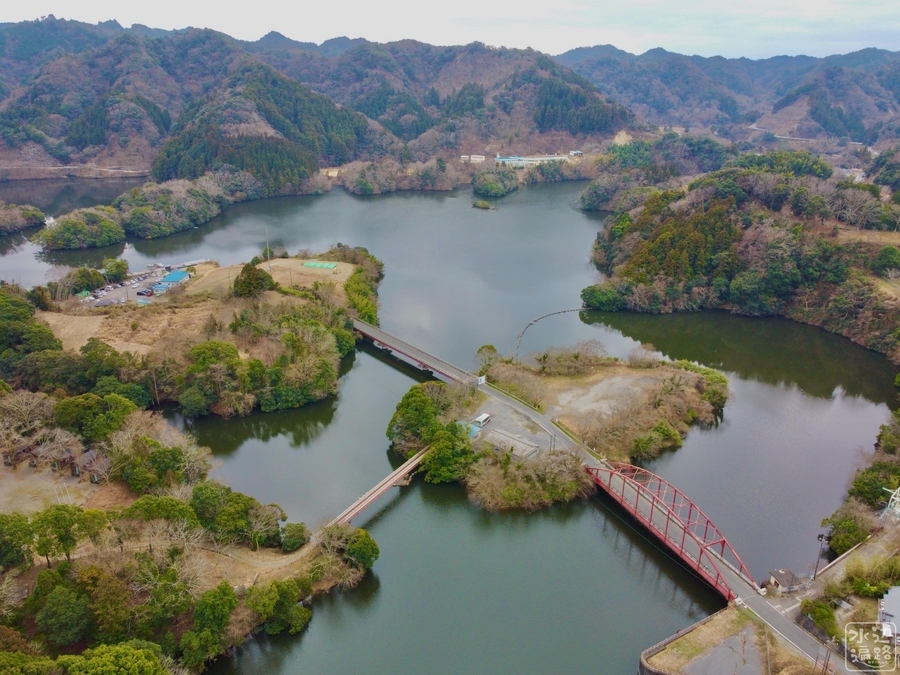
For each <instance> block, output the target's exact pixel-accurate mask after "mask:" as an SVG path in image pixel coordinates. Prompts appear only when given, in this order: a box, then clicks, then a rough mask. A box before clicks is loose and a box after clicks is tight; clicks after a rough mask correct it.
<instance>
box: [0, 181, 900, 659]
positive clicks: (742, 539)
mask: <svg viewBox="0 0 900 675" xmlns="http://www.w3.org/2000/svg"><path fill="white" fill-rule="evenodd" d="M582 188H583V186H582V185H580V184H572V183H569V184H558V185H539V186H530V187H527V188H524V189H522V190H520V191H519V192H517V193H514V194H512V195H510V196H508V197H506V198H505V199H503V200H502V201H501V202H499V204H498V209H497V210H495V211H481V210H477V209H473V208H471V193H469V192H468V191H459V192H454V193H451V194H446V193H443V194H423V193H416V194H395V195H388V196H382V197H368V198H360V197H354V196H351V195H348V194H346V193H344V192H340V191H335V192H333V193H330V194H327V195H325V196H322V197H302V198H284V199H275V200H267V201H263V202H255V203H249V204H243V205H239V206H235V207H232V208H230V209H229V210H228V211H227V212H226V213H225V214H223V215H222V216H221V217H219V218H217V219H216V220H214V221H212V222H211V223H209V224H208V225H205V226H203V227H200V228H198V229H196V230H190V231H188V232H185V233H181V234H178V235H175V236H173V237H169V238H166V239H162V240H158V241H134V242H129V243H128V244H127V245H122V246H120V247H110V249H108V250H94V251H87V252H75V253H59V254H54V255H53V256H49V257H43V256H41V255H40V254H39V252H38V251H37V250H36V249H35V248H34V247H33V245H32V244H30V243H28V242H27V241H24V240H19V241H18V243H16V244H15V245H14V246H7V247H6V248H5V249H3V253H4V255H3V257H2V258H0V269H2V271H0V277H2V278H7V279H16V280H21V282H22V283H24V284H34V283H42V282H43V281H45V280H46V278H48V276H52V275H54V274H58V272H57V271H54V265H75V264H83V263H86V262H87V263H98V262H99V261H101V260H102V259H103V258H106V257H110V255H122V256H124V257H125V258H126V259H128V260H129V262H130V263H131V266H132V269H137V268H140V267H143V266H144V265H146V264H147V263H149V262H156V261H158V262H163V263H178V262H183V261H186V260H191V259H198V258H211V259H216V260H219V261H220V262H221V263H222V264H229V263H235V262H240V261H246V260H249V258H250V257H252V256H253V255H254V254H256V253H258V252H259V250H260V249H261V248H262V247H263V246H264V245H265V242H266V238H267V237H268V238H269V241H270V242H271V244H272V245H273V246H284V247H285V248H287V249H288V251H290V252H291V253H295V252H296V251H297V250H299V249H301V248H309V249H313V250H316V249H324V248H325V247H327V246H329V245H331V244H333V243H336V242H339V241H340V242H343V243H346V244H353V245H363V246H366V247H367V248H368V249H369V250H370V251H371V252H372V253H373V254H375V255H376V256H378V257H379V258H381V259H382V260H384V262H385V269H386V276H385V279H384V281H383V283H382V285H381V288H380V300H381V307H380V317H381V323H382V327H383V328H385V329H386V330H388V331H389V332H392V333H394V334H396V335H399V336H400V337H402V338H404V339H406V340H408V341H410V342H412V343H413V344H416V345H417V346H420V347H422V348H424V349H427V350H428V351H431V352H432V353H436V354H437V355H439V356H442V357H444V358H446V359H448V360H450V361H453V362H454V363H456V364H458V365H460V366H471V365H472V357H473V355H474V353H475V351H476V349H477V348H478V347H479V346H480V345H482V344H485V343H491V344H494V345H495V346H496V347H497V348H498V349H499V350H500V351H502V352H511V351H512V350H514V349H515V345H516V336H517V335H518V334H519V332H520V331H521V330H522V329H523V328H524V327H525V325H526V324H527V323H528V322H529V321H531V320H532V319H534V318H535V317H537V316H540V315H543V314H546V313H548V312H552V311H556V310H561V309H570V308H575V307H578V305H579V304H580V301H579V292H580V290H581V289H582V288H583V287H584V286H585V285H587V284H589V283H590V282H591V281H592V280H593V279H594V278H595V275H596V272H595V270H594V269H593V267H592V266H591V264H590V262H589V253H590V247H591V243H592V241H593V239H594V236H595V235H596V231H597V229H598V228H599V227H600V224H601V223H600V220H599V218H597V217H592V216H590V215H586V214H584V213H582V212H580V211H579V210H577V207H576V202H577V197H578V194H579V192H580V190H581V189H582ZM2 246H3V242H2V240H0V247H2ZM584 339H597V340H600V341H601V342H602V343H603V344H604V345H605V346H606V349H607V351H608V352H609V353H610V354H612V355H615V356H622V357H624V356H626V355H627V354H628V352H629V351H630V350H631V349H632V348H633V347H634V345H635V344H636V343H637V342H644V343H652V344H653V345H654V346H655V347H656V349H657V350H659V351H660V352H662V353H663V354H665V355H667V356H669V357H672V358H687V359H691V360H694V361H698V362H700V363H703V364H705V365H710V366H714V367H717V368H720V369H722V370H724V371H725V372H726V373H727V374H728V376H729V379H730V383H731V390H732V398H731V399H730V401H729V403H728V405H727V406H726V408H725V411H724V416H723V420H722V422H721V423H720V424H719V425H718V426H717V427H714V428H711V429H694V430H692V431H691V433H690V435H689V436H688V438H687V439H686V441H685V444H684V447H683V448H681V449H680V450H678V451H676V452H672V453H668V454H666V455H664V456H662V457H660V458H659V459H657V460H655V461H653V462H651V463H650V464H649V468H650V469H651V470H653V471H656V472H657V473H659V474H661V475H662V476H663V477H665V478H667V479H668V480H670V481H671V482H672V483H674V484H675V485H677V486H678V487H679V488H680V489H682V490H683V491H684V492H686V493H687V494H688V495H690V496H691V497H692V498H693V499H694V501H695V502H696V503H698V504H699V505H700V506H701V508H703V509H704V511H705V512H706V513H707V514H708V515H709V516H710V517H711V518H712V519H713V520H714V521H715V522H716V524H717V525H718V526H719V528H720V529H721V530H722V531H723V532H724V533H725V534H726V535H727V536H728V538H729V540H730V542H731V543H732V544H733V545H734V547H735V548H736V549H737V551H738V552H739V553H740V554H741V556H742V557H743V559H744V562H745V563H747V564H748V566H749V567H750V570H751V572H752V573H753V574H754V576H755V577H757V578H764V577H765V576H766V575H767V574H768V572H769V571H770V570H772V569H774V568H776V567H785V566H787V567H791V568H793V569H794V570H795V571H798V572H801V573H802V572H806V570H807V568H809V567H810V566H812V565H813V564H814V562H815V558H816V551H817V548H818V542H817V540H816V535H817V534H818V533H819V532H821V531H822V530H821V528H820V522H821V520H822V518H824V517H826V516H828V515H829V514H830V513H831V512H832V511H833V510H834V509H835V508H836V507H837V506H838V505H839V504H840V503H841V499H842V497H843V494H844V492H845V490H846V487H847V483H848V480H849V478H850V477H851V476H852V473H853V471H854V468H855V467H856V466H858V465H859V464H860V463H861V462H862V461H863V458H864V453H865V452H867V451H869V450H870V449H871V447H872V444H873V442H874V439H875V435H876V434H877V430H878V426H879V425H880V424H882V423H884V422H885V420H886V419H887V417H888V415H889V410H890V408H892V407H895V406H896V396H897V390H896V389H895V387H894V386H893V379H894V376H895V375H896V373H897V368H896V367H894V366H893V365H891V364H890V363H889V362H888V361H887V360H886V359H885V358H884V357H882V356H880V355H878V354H875V353H872V352H869V351H866V350H864V349H862V348H860V347H857V346H855V345H853V344H851V343H850V342H849V341H847V340H844V339H843V338H840V337H838V336H835V335H831V334H828V333H825V332H823V331H820V330H817V329H815V328H811V327H808V326H802V325H799V324H794V323H791V322H789V321H786V320H781V319H748V318H743V317H735V316H731V315H728V314H725V313H704V314H692V315H676V316H648V315H633V314H615V315H600V314H590V315H583V314H582V315H579V314H578V313H570V314H562V315H560V316H556V317H552V318H548V319H545V320H543V321H541V322H540V323H538V324H536V325H534V326H532V327H531V328H530V329H529V330H528V332H527V333H526V334H525V337H524V339H523V342H522V350H523V352H528V351H533V350H537V349H540V348H543V347H547V346H550V345H568V344H572V343H574V342H577V341H579V340H584ZM418 379H420V376H419V375H418V374H417V373H416V372H415V371H412V370H410V369H407V368H404V367H403V366H401V365H399V364H397V363H396V362H393V361H391V360H390V359H388V358H386V357H384V356H383V355H382V354H380V353H379V352H377V351H376V350H372V349H369V348H363V349H361V350H359V351H358V352H357V354H356V355H355V356H354V357H352V358H351V359H350V360H348V361H347V362H346V363H345V364H344V373H343V376H342V378H341V383H340V387H339V392H338V394H337V396H336V397H334V398H333V399H331V400H328V401H323V402H320V403H318V404H316V405H314V406H310V407H308V408H304V409H302V410H296V411H286V412H281V413H276V414H269V415H265V414H254V415H251V416H249V417H247V418H244V419H238V420H229V421H226V422H222V421H221V420H212V419H203V420H198V421H197V422H195V423H193V424H192V425H191V426H192V428H193V429H194V431H195V432H196V433H197V434H198V436H199V437H200V440H201V442H202V443H204V444H206V445H209V446H210V447H212V448H213V450H214V452H215V453H216V455H217V458H218V466H217V468H216V469H215V474H216V476H217V477H218V478H220V479H221V480H223V481H225V482H227V483H228V484H229V485H231V486H232V487H234V488H235V489H238V490H242V491H245V492H247V493H250V494H253V495H254V496H256V497H257V498H259V499H260V500H262V501H263V502H270V501H276V502H278V503H279V504H281V506H282V507H284V509H285V510H286V511H287V512H288V514H289V515H290V517H291V518H292V519H300V520H304V521H305V522H307V523H308V524H310V525H312V526H315V525H318V524H321V523H322V522H324V521H326V520H327V519H328V518H329V517H331V516H334V515H335V514H336V513H337V512H339V511H340V510H342V509H343V508H344V507H345V506H346V505H348V504H349V503H350V502H352V501H353V500H354V499H355V498H357V497H358V496H359V495H360V494H362V493H363V492H364V491H365V490H367V489H368V488H370V487H371V486H372V485H374V484H375V483H376V482H377V481H378V480H380V479H381V478H382V477H384V476H385V475H386V474H387V473H389V472H390V470H391V468H392V466H395V465H396V463H397V459H396V458H395V457H393V456H392V455H391V453H390V452H389V450H388V444H387V440H386V438H385V437H384V430H385V427H386V426H387V423H388V420H389V419H390V416H391V414H392V413H393V409H394V406H395V405H396V403H397V401H398V400H399V399H400V397H401V396H402V395H403V393H404V392H405V391H406V390H407V389H408V388H409V386H410V385H411V384H412V383H413V382H415V381H417V380H418ZM356 524H358V525H360V526H364V527H367V528H369V529H370V530H371V532H372V533H373V535H374V537H375V538H376V540H377V541H378V543H379V545H380V546H381V558H380V559H379V561H378V563H377V564H376V566H375V569H374V572H373V574H372V575H371V576H370V577H368V578H367V579H366V581H365V582H364V583H363V584H362V586H361V587H360V588H358V589H356V590H353V591H349V592H345V593H335V594H333V595H330V596H328V597H326V598H322V599H320V600H318V601H317V602H316V607H315V614H314V618H313V621H312V623H311V624H310V626H309V628H308V629H307V630H306V631H305V632H304V634H303V635H301V636H295V637H284V638H277V639H269V638H260V639H258V640H253V641H251V643H249V644H248V645H247V646H245V647H244V648H242V649H241V650H239V653H238V654H237V655H236V656H235V657H234V658H232V659H223V660H220V661H219V662H218V663H217V664H215V666H214V668H213V672H216V673H223V674H224V673H235V674H237V673H240V674H241V675H249V674H250V673H263V672H265V673H285V674H286V673H294V672H311V673H352V672H360V671H361V670H362V669H366V670H367V671H370V672H373V673H420V672H423V671H426V670H427V671H428V672H432V673H448V674H449V673H469V672H472V673H480V672H484V673H487V672H490V673H498V674H503V673H510V674H512V673H516V674H521V673H568V672H603V673H617V674H618V673H621V674H622V675H625V674H626V673H628V674H630V673H633V672H634V671H635V669H636V659H637V655H638V653H639V652H640V651H641V649H643V648H645V647H647V646H649V645H650V644H652V643H654V642H656V641H658V640H659V639H662V638H663V637H666V636H667V635H669V634H671V633H673V632H674V631H675V630H677V629H679V628H683V627H685V626H687V625H689V624H690V623H692V622H693V621H695V620H697V619H699V618H700V617H702V616H704V615H706V614H708V613H709V612H711V611H714V610H715V609H716V608H718V607H720V606H721V601H720V600H719V599H718V597H717V596H716V595H714V594H713V593H712V592H711V591H710V590H709V589H708V588H706V587H705V586H704V585H703V584H702V583H700V582H699V581H698V580H697V579H696V578H694V577H693V576H692V575H691V574H689V573H688V572H686V571H685V570H684V569H683V568H682V567H680V566H679V565H678V564H677V563H675V562H674V561H673V560H672V559H670V558H669V557H668V556H667V555H665V554H664V553H662V552H661V551H660V550H659V549H658V548H657V547H656V545H655V544H653V543H652V542H648V541H647V540H646V539H645V538H644V536H643V533H641V532H639V531H635V530H634V529H633V527H632V526H631V524H630V523H629V522H627V520H625V519H623V517H622V516H621V514H620V513H619V512H618V510H616V509H615V508H611V507H610V506H609V505H608V504H605V503H602V502H599V501H596V500H595V501H590V502H584V503H579V504H575V505H570V506H566V507H557V508H552V509H548V510H546V511H543V512H540V513H537V514H521V513H511V514H489V513H484V512H482V511H481V510H479V509H478V508H477V507H475V506H473V505H472V504H470V503H469V502H468V501H467V500H466V498H465V495H464V494H463V492H462V490H461V489H460V488H458V487H448V486H431V485H427V484H425V483H423V482H422V481H420V480H417V481H415V482H414V483H413V485H411V486H410V487H409V488H405V489H403V490H402V491H399V490H398V491H397V492H396V493H394V494H392V495H390V496H386V497H384V498H383V499H382V501H381V502H379V504H378V505H376V507H375V509H374V510H373V511H371V512H368V513H367V514H366V515H365V516H364V517H363V518H362V519H361V520H360V521H359V522H358V523H356Z"/></svg>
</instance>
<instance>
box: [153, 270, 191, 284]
mask: <svg viewBox="0 0 900 675" xmlns="http://www.w3.org/2000/svg"><path fill="white" fill-rule="evenodd" d="M189 276H190V275H189V274H188V273H187V272H185V271H184V270H175V271H174V272H169V273H168V274H167V275H166V276H164V277H163V278H162V279H161V280H160V283H161V284H180V283H181V282H182V281H184V280H186V279H187V278H188V277H189Z"/></svg>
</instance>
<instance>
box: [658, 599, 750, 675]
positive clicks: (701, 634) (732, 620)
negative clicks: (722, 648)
mask: <svg viewBox="0 0 900 675" xmlns="http://www.w3.org/2000/svg"><path fill="white" fill-rule="evenodd" d="M749 621H750V618H749V616H747V614H745V613H743V612H739V611H738V610H737V609H736V608H735V607H734V606H730V607H728V608H727V609H725V610H723V611H722V612H720V613H719V614H717V615H716V616H715V617H714V618H713V619H711V620H710V621H707V622H706V623H705V624H703V625H702V626H700V627H699V628H695V629H693V630H689V631H688V632H686V633H685V634H684V635H682V636H681V637H680V638H678V639H677V640H674V641H672V642H670V643H669V644H668V645H666V647H665V649H663V650H662V651H661V652H659V653H658V654H654V655H653V656H652V657H650V658H649V659H648V662H649V663H650V665H651V666H653V667H654V668H659V669H663V670H666V671H668V672H671V673H679V672H681V669H682V668H684V666H685V665H687V664H688V663H690V662H691V661H693V660H694V659H695V658H697V657H698V656H700V655H701V654H703V653H705V652H707V651H709V650H710V649H712V648H713V647H715V646H716V645H718V644H721V643H722V642H724V641H725V640H726V639H727V638H729V637H731V636H732V635H737V634H738V633H739V632H741V631H742V630H743V629H744V627H745V626H746V625H747V623H748V622H749Z"/></svg>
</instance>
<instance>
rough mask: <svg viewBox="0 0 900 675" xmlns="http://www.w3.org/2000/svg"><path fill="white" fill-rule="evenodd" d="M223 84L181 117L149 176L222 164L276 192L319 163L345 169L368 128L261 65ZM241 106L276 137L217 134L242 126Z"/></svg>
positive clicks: (190, 173) (292, 187) (198, 171)
mask: <svg viewBox="0 0 900 675" xmlns="http://www.w3.org/2000/svg"><path fill="white" fill-rule="evenodd" d="M226 87H227V89H226V92H225V93H224V94H223V96H225V97H226V101H224V102H223V101H222V100H214V101H210V102H209V103H208V104H207V105H203V106H200V107H198V108H197V109H196V110H192V111H190V112H188V113H187V114H185V115H184V119H182V118H179V120H178V122H177V123H176V125H175V127H174V128H173V129H172V133H171V138H170V139H169V140H168V141H167V142H166V143H165V145H163V147H162V149H161V150H160V153H159V155H158V156H157V157H156V159H155V160H154V162H153V175H154V177H155V178H157V179H158V180H163V181H164V180H169V179H172V178H197V177H199V176H201V175H202V174H204V173H206V172H207V171H209V170H210V169H211V168H213V167H215V166H217V165H218V164H228V165H231V166H235V167H237V168H238V169H239V170H242V171H247V172H248V173H250V174H252V175H253V176H254V177H255V178H256V179H257V180H259V181H260V182H261V183H262V184H263V186H264V187H265V190H266V192H267V194H270V195H274V194H280V193H282V192H286V191H296V190H297V189H299V187H300V185H301V183H302V182H303V181H304V180H305V179H307V178H308V177H309V176H310V175H311V174H312V173H314V172H315V171H316V170H317V169H318V161H319V159H320V158H321V159H322V160H323V161H324V162H326V163H333V164H344V163H346V162H348V161H350V160H352V159H355V158H356V157H357V156H358V155H359V153H360V151H361V150H362V149H363V148H364V147H365V145H366V142H367V132H368V123H367V121H366V119H365V118H364V117H363V116H362V115H355V114H353V113H352V112H350V111H347V110H342V109H340V108H338V107H337V106H336V105H335V104H334V103H333V102H332V101H331V100H329V99H328V98H327V97H325V96H322V95H320V94H316V93H314V92H312V91H310V90H309V89H307V88H306V87H304V86H303V85H301V84H299V83H298V82H294V81H291V80H289V79H288V78H286V77H284V76H282V75H279V74H277V73H276V72H274V71H273V70H272V69H271V68H269V67H267V66H264V65H248V66H245V67H242V68H241V69H240V70H239V71H238V72H236V73H234V74H232V76H231V77H230V78H229V79H228V81H227V84H226ZM242 107H243V108H249V109H252V110H255V112H256V113H257V114H258V115H259V116H260V117H262V119H263V120H264V121H265V122H266V123H267V124H268V125H269V126H270V127H271V128H272V129H273V130H274V131H275V133H274V134H264V135H255V136H250V135H243V134H229V133H227V131H223V127H224V128H225V129H227V128H228V126H229V125H231V124H241V123H246V122H244V120H242V119H240V114H239V112H238V111H240V110H241V108H242ZM232 116H235V117H237V119H231V117H232Z"/></svg>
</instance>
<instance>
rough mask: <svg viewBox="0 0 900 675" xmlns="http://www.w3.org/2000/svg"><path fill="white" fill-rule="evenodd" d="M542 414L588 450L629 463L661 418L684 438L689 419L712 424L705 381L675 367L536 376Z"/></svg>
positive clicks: (624, 367)
mask: <svg viewBox="0 0 900 675" xmlns="http://www.w3.org/2000/svg"><path fill="white" fill-rule="evenodd" d="M538 379H539V381H540V384H541V386H542V390H543V392H544V396H543V400H544V405H545V409H546V413H547V414H548V415H549V416H550V417H555V418H558V420H559V421H560V422H561V423H562V424H563V425H564V426H565V427H567V428H568V429H570V430H571V431H572V432H573V433H574V434H575V435H576V436H578V438H579V439H580V440H581V441H582V442H583V443H585V444H587V445H588V446H589V447H593V448H596V449H597V451H598V452H601V453H602V454H604V455H605V456H607V457H610V458H612V459H629V458H630V456H631V452H632V447H633V441H634V439H635V438H636V437H637V436H641V435H644V434H646V433H648V432H649V431H650V429H651V428H652V427H653V426H654V425H655V424H656V423H657V422H659V421H660V420H665V421H666V422H668V423H669V424H670V425H671V426H672V427H674V428H675V429H676V430H678V431H679V432H681V433H682V434H685V433H686V432H687V429H688V424H687V421H688V420H689V419H691V417H694V418H695V419H696V420H697V421H699V422H702V423H709V422H712V421H713V420H714V415H713V410H712V407H711V406H710V404H709V403H707V402H706V401H704V400H703V399H702V393H701V392H702V389H703V384H704V383H705V382H704V381H703V378H702V377H700V376H699V375H697V374H695V373H690V372H687V371H684V370H681V369H679V368H675V367H672V366H667V365H664V364H661V365H658V366H657V367H655V368H635V367H633V366H628V365H625V364H622V363H616V364H610V365H604V366H601V367H599V368H597V369H596V370H595V371H594V372H592V373H589V374H587V375H581V376H575V377H540V378H538Z"/></svg>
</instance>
